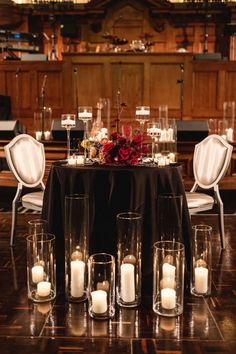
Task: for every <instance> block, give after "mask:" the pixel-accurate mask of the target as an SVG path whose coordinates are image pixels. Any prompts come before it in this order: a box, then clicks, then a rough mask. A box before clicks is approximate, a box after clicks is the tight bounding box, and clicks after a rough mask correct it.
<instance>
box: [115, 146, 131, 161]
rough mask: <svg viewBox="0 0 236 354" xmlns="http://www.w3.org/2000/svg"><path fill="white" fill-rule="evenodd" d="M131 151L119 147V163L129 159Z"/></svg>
mask: <svg viewBox="0 0 236 354" xmlns="http://www.w3.org/2000/svg"><path fill="white" fill-rule="evenodd" d="M130 154H131V149H130V147H129V146H121V147H120V149H119V151H118V156H119V160H120V161H127V160H129V158H130Z"/></svg>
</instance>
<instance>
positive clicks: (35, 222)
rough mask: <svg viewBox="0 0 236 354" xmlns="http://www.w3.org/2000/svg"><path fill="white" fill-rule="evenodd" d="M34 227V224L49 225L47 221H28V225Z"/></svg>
mask: <svg viewBox="0 0 236 354" xmlns="http://www.w3.org/2000/svg"><path fill="white" fill-rule="evenodd" d="M31 224H32V225H33V224H37V225H38V224H48V221H47V220H46V219H40V218H38V219H32V220H29V221H28V225H31Z"/></svg>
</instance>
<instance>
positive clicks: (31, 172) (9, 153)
mask: <svg viewBox="0 0 236 354" xmlns="http://www.w3.org/2000/svg"><path fill="white" fill-rule="evenodd" d="M4 150H5V155H6V160H7V163H8V166H9V168H10V170H11V172H12V173H13V175H14V176H15V178H16V179H17V182H18V185H17V191H16V194H15V197H14V199H13V201H12V225H11V239H10V245H11V246H12V245H13V243H14V235H15V226H16V219H17V202H19V201H21V203H22V206H23V207H25V208H27V209H31V210H37V211H41V210H42V206H43V193H44V192H43V191H44V189H45V185H44V183H43V177H44V172H45V152H44V146H43V144H42V143H40V142H38V141H37V140H35V139H34V138H33V137H32V136H30V135H28V134H20V135H17V136H16V137H15V138H13V139H12V140H11V141H10V142H9V143H8V144H7V145H5V146H4ZM24 187H25V188H34V189H36V188H40V189H41V190H40V191H37V189H36V190H35V191H33V192H28V190H27V192H26V194H24V195H23V196H22V197H21V194H22V191H23V188H24Z"/></svg>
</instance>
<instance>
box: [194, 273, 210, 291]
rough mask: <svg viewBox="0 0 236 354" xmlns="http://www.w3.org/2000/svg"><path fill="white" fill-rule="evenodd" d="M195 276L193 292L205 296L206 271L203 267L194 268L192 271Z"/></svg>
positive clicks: (206, 284)
mask: <svg viewBox="0 0 236 354" xmlns="http://www.w3.org/2000/svg"><path fill="white" fill-rule="evenodd" d="M194 275H195V291H196V292H197V293H199V294H205V293H206V292H207V290H208V269H207V268H203V267H196V268H195V269H194Z"/></svg>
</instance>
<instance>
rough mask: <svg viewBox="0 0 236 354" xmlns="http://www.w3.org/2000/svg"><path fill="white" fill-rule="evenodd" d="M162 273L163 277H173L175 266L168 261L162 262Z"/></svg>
mask: <svg viewBox="0 0 236 354" xmlns="http://www.w3.org/2000/svg"><path fill="white" fill-rule="evenodd" d="M162 274H163V278H166V277H171V278H174V277H175V266H173V265H172V264H169V263H163V265H162Z"/></svg>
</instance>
